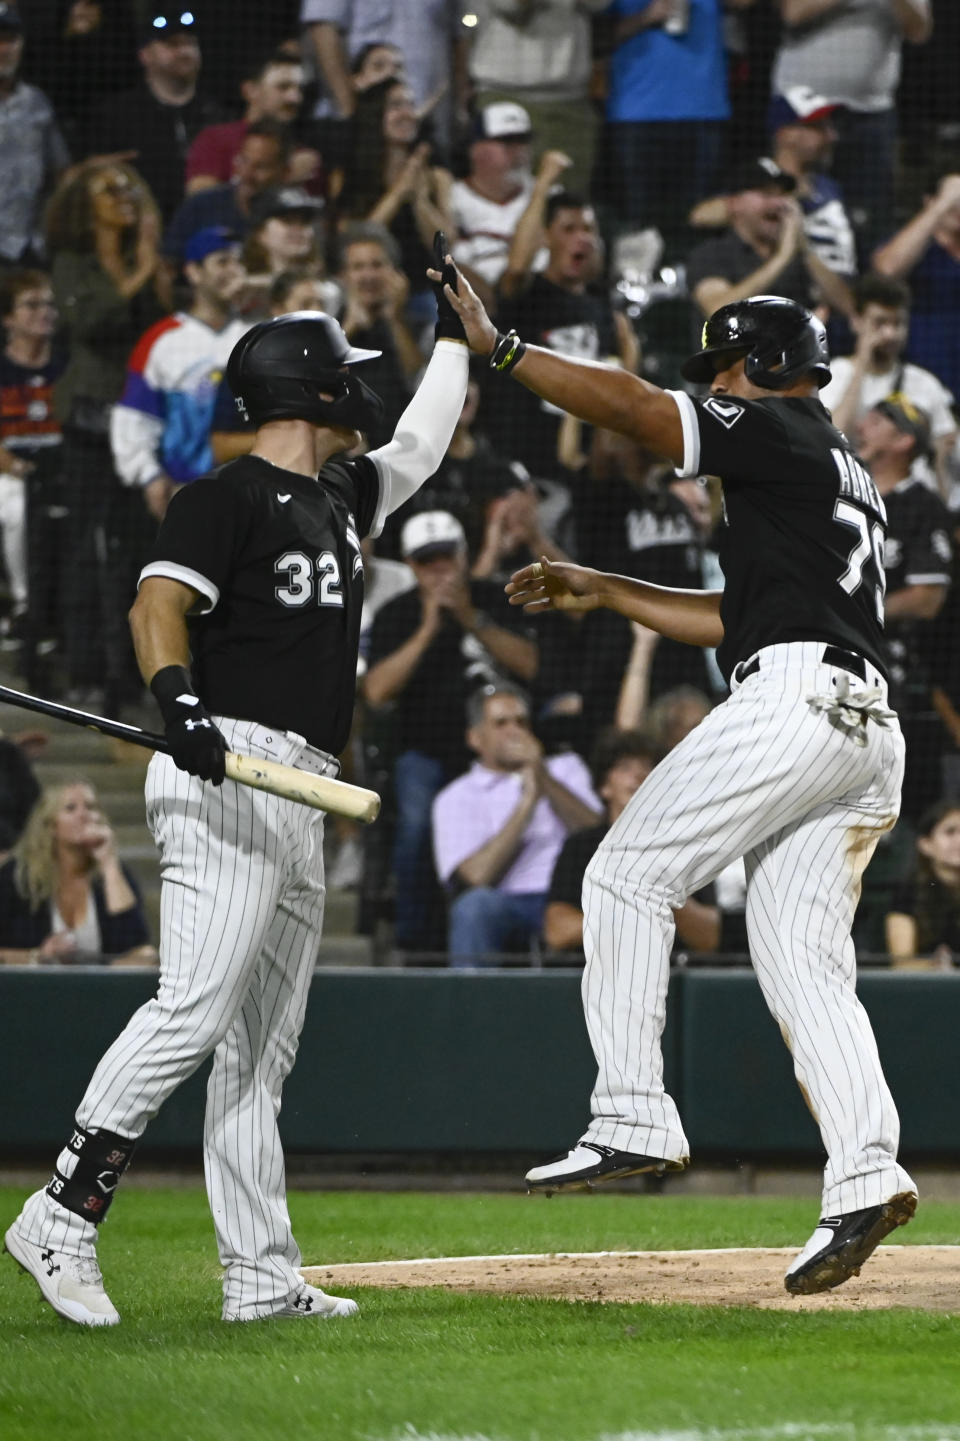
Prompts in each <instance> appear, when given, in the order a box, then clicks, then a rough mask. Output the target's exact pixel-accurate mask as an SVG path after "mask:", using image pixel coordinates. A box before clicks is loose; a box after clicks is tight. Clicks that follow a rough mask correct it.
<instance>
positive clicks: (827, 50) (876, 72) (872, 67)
mask: <svg viewBox="0 0 960 1441" xmlns="http://www.w3.org/2000/svg"><path fill="white" fill-rule="evenodd" d="M779 3H780V15H781V18H782V20H783V36H782V40H781V45H780V49H779V51H778V53H777V55H776V58H775V60H774V65H773V76H772V86H773V91H774V94H777V95H786V94H787V93H788V91H789V90H791V89H792V88H793V87H794V86H796V85H805V86H808V87H809V88H810V89H811V90H813V91H815V92H816V93H817V94H818V95H828V96H829V97H830V99H831V100H837V101H839V102H840V104H841V105H842V106H843V107H844V108H843V111H842V113H841V114H840V115H838V129H839V131H840V144H839V146H838V149H837V159H836V173H837V179H838V181H839V183H840V185H841V187H842V189H843V192H844V195H845V196H846V200H847V205H848V206H849V209H850V214H851V218H852V220H853V223H854V227H855V229H856V230H857V233H858V235H859V237H860V242H861V247H862V252H861V253H862V254H863V255H864V256H866V255H869V253H870V251H871V249H872V248H873V246H874V245H876V243H877V241H878V239H879V238H880V236H881V234H882V233H883V228H884V226H885V224H886V219H887V216H888V215H890V214H891V211H892V209H893V174H894V166H895V147H896V141H897V112H896V107H895V100H896V92H897V85H898V82H899V79H900V47H901V42H902V41H903V40H907V41H909V42H910V43H911V44H914V45H919V44H923V43H924V42H925V41H926V40H928V39H929V38H930V34H931V30H932V18H931V12H930V3H929V0H857V3H856V4H847V3H844V0H779Z"/></svg>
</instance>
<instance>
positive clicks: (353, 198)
mask: <svg viewBox="0 0 960 1441" xmlns="http://www.w3.org/2000/svg"><path fill="white" fill-rule="evenodd" d="M420 128H421V127H420V119H419V116H418V115H417V110H416V107H415V105H414V102H413V92H412V91H411V90H410V88H409V86H408V85H406V84H404V82H403V81H402V80H397V79H394V78H390V79H387V80H382V81H381V82H380V83H379V84H377V85H371V86H370V87H369V88H368V89H367V90H365V91H363V92H362V93H361V94H360V95H359V96H358V98H357V109H356V113H355V115H354V118H353V134H352V143H351V147H350V155H349V159H348V162H347V164H346V165H345V167H344V169H343V170H342V171H335V172H334V174H333V175H332V176H331V182H330V194H331V196H332V197H333V198H334V200H335V201H336V207H337V213H338V216H339V218H340V221H341V224H349V223H350V222H353V221H357V220H369V221H373V222H375V223H376V224H378V225H382V226H384V227H385V229H387V230H389V231H390V234H391V235H392V236H393V238H394V239H395V240H396V242H397V244H398V245H399V247H400V268H401V269H402V270H403V272H404V274H405V275H406V276H407V279H408V280H409V281H410V282H411V286H412V287H413V293H412V295H411V309H412V310H413V311H414V312H415V313H419V312H420V310H421V306H422V304H425V303H426V302H422V300H421V298H422V297H429V299H430V301H431V302H432V292H431V291H430V288H429V286H428V285H427V283H426V281H425V280H424V271H425V270H426V268H427V266H428V265H430V264H432V261H431V258H430V257H431V255H432V246H433V236H434V233H435V232H436V231H437V230H443V231H446V233H447V236H448V237H449V239H450V241H451V243H452V242H453V239H454V227H453V222H452V220H451V219H450V206H449V193H450V186H451V185H452V183H453V178H452V176H451V175H450V172H449V171H448V170H444V169H443V168H442V167H441V166H437V165H431V164H430V145H429V143H428V142H427V141H425V140H423V139H422V138H421V137H420ZM424 314H426V311H424Z"/></svg>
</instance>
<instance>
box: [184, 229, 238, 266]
mask: <svg viewBox="0 0 960 1441" xmlns="http://www.w3.org/2000/svg"><path fill="white" fill-rule="evenodd" d="M238 240H239V237H238V236H237V235H236V234H235V233H234V232H233V231H232V230H228V229H227V227H226V226H225V225H205V226H204V227H203V229H202V230H195V231H194V232H193V234H192V235H191V236H190V239H189V240H188V241H187V243H186V245H185V246H184V247H183V258H184V260H192V261H193V262H194V264H196V265H199V264H200V262H201V260H206V258H207V256H208V255H213V254H214V253H215V252H216V251H217V250H230V249H231V248H232V247H233V246H234V245H236V244H237V243H238Z"/></svg>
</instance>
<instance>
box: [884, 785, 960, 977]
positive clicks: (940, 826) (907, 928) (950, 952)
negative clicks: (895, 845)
mask: <svg viewBox="0 0 960 1441" xmlns="http://www.w3.org/2000/svg"><path fill="white" fill-rule="evenodd" d="M886 932H887V950H888V952H889V954H890V959H891V961H892V963H893V965H894V966H904V967H908V966H921V965H922V966H924V968H935V967H941V968H945V967H949V966H952V965H956V964H957V962H958V960H960V803H958V802H957V801H940V802H939V803H938V804H937V805H935V806H931V807H930V809H929V810H927V811H926V812H925V813H924V814H923V815H922V816H921V817H920V820H919V822H918V825H917V859H916V863H915V865H914V870H913V874H912V876H911V877H910V878H909V880H907V881H906V882H904V884H903V885H902V886H901V888H900V890H899V892H898V893H897V895H896V896H895V897H894V902H893V905H892V906H891V908H890V910H889V911H888V913H887V920H886Z"/></svg>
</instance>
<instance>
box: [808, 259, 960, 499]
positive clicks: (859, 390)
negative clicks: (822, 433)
mask: <svg viewBox="0 0 960 1441" xmlns="http://www.w3.org/2000/svg"><path fill="white" fill-rule="evenodd" d="M853 304H854V315H853V321H852V323H853V330H854V334H855V335H856V349H855V351H854V353H853V355H852V356H841V357H839V358H837V359H833V360H831V362H830V370H831V373H832V376H833V378H832V380H831V381H830V382H829V384H827V385H825V386H824V388H823V389H822V390H821V392H820V400H821V402H822V403H823V404H824V405H825V406H826V407H827V409H828V410H829V411H830V412H831V413H832V415H833V423H834V425H835V426H836V427H837V429H838V430H842V431H844V432H845V433H846V434H848V435H853V434H854V432H855V431H856V428H857V425H858V423H859V421H860V419H861V418H862V416H863V415H864V413H865V412H866V411H867V410H869V409H870V408H871V406H874V405H876V404H877V403H878V401H881V400H884V399H886V397H887V396H888V395H892V394H894V393H895V392H896V393H898V394H900V395H905V396H906V397H907V399H908V400H909V401H911V403H912V404H913V405H915V406H917V407H918V409H920V410H922V411H923V412H924V413H925V415H926V416H927V417H928V418H929V421H930V433H931V438H932V441H933V449H934V455H935V457H936V463H935V470H934V469H931V467H930V464H929V462H928V459H927V457H926V455H922V456H918V457H917V459H916V460H915V461H914V464H913V474H914V475H915V476H916V477H917V479H920V480H925V481H926V482H927V483H928V484H930V485H933V486H937V485H938V484H939V487H940V492H941V494H942V495H944V496H946V495H947V494H948V492H949V485H950V473H949V465H948V462H949V458H950V456H951V455H952V452H953V447H954V444H955V442H956V439H957V425H956V421H955V419H954V416H953V397H952V395H951V394H950V392H949V391H948V390H947V389H946V388H945V387H944V386H943V385H941V383H940V381H939V380H938V379H937V377H936V376H935V375H932V374H931V373H930V371H929V370H924V369H923V368H922V367H921V366H919V365H912V364H910V363H909V362H907V361H905V360H904V358H903V354H904V350H905V349H906V344H907V331H908V328H909V325H910V291H909V290H908V289H907V287H906V285H904V284H903V282H902V281H900V280H892V279H890V278H889V277H888V276H885V275H864V276H862V277H861V278H860V279H859V280H858V281H857V282H856V283H855V285H854V287H853Z"/></svg>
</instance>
